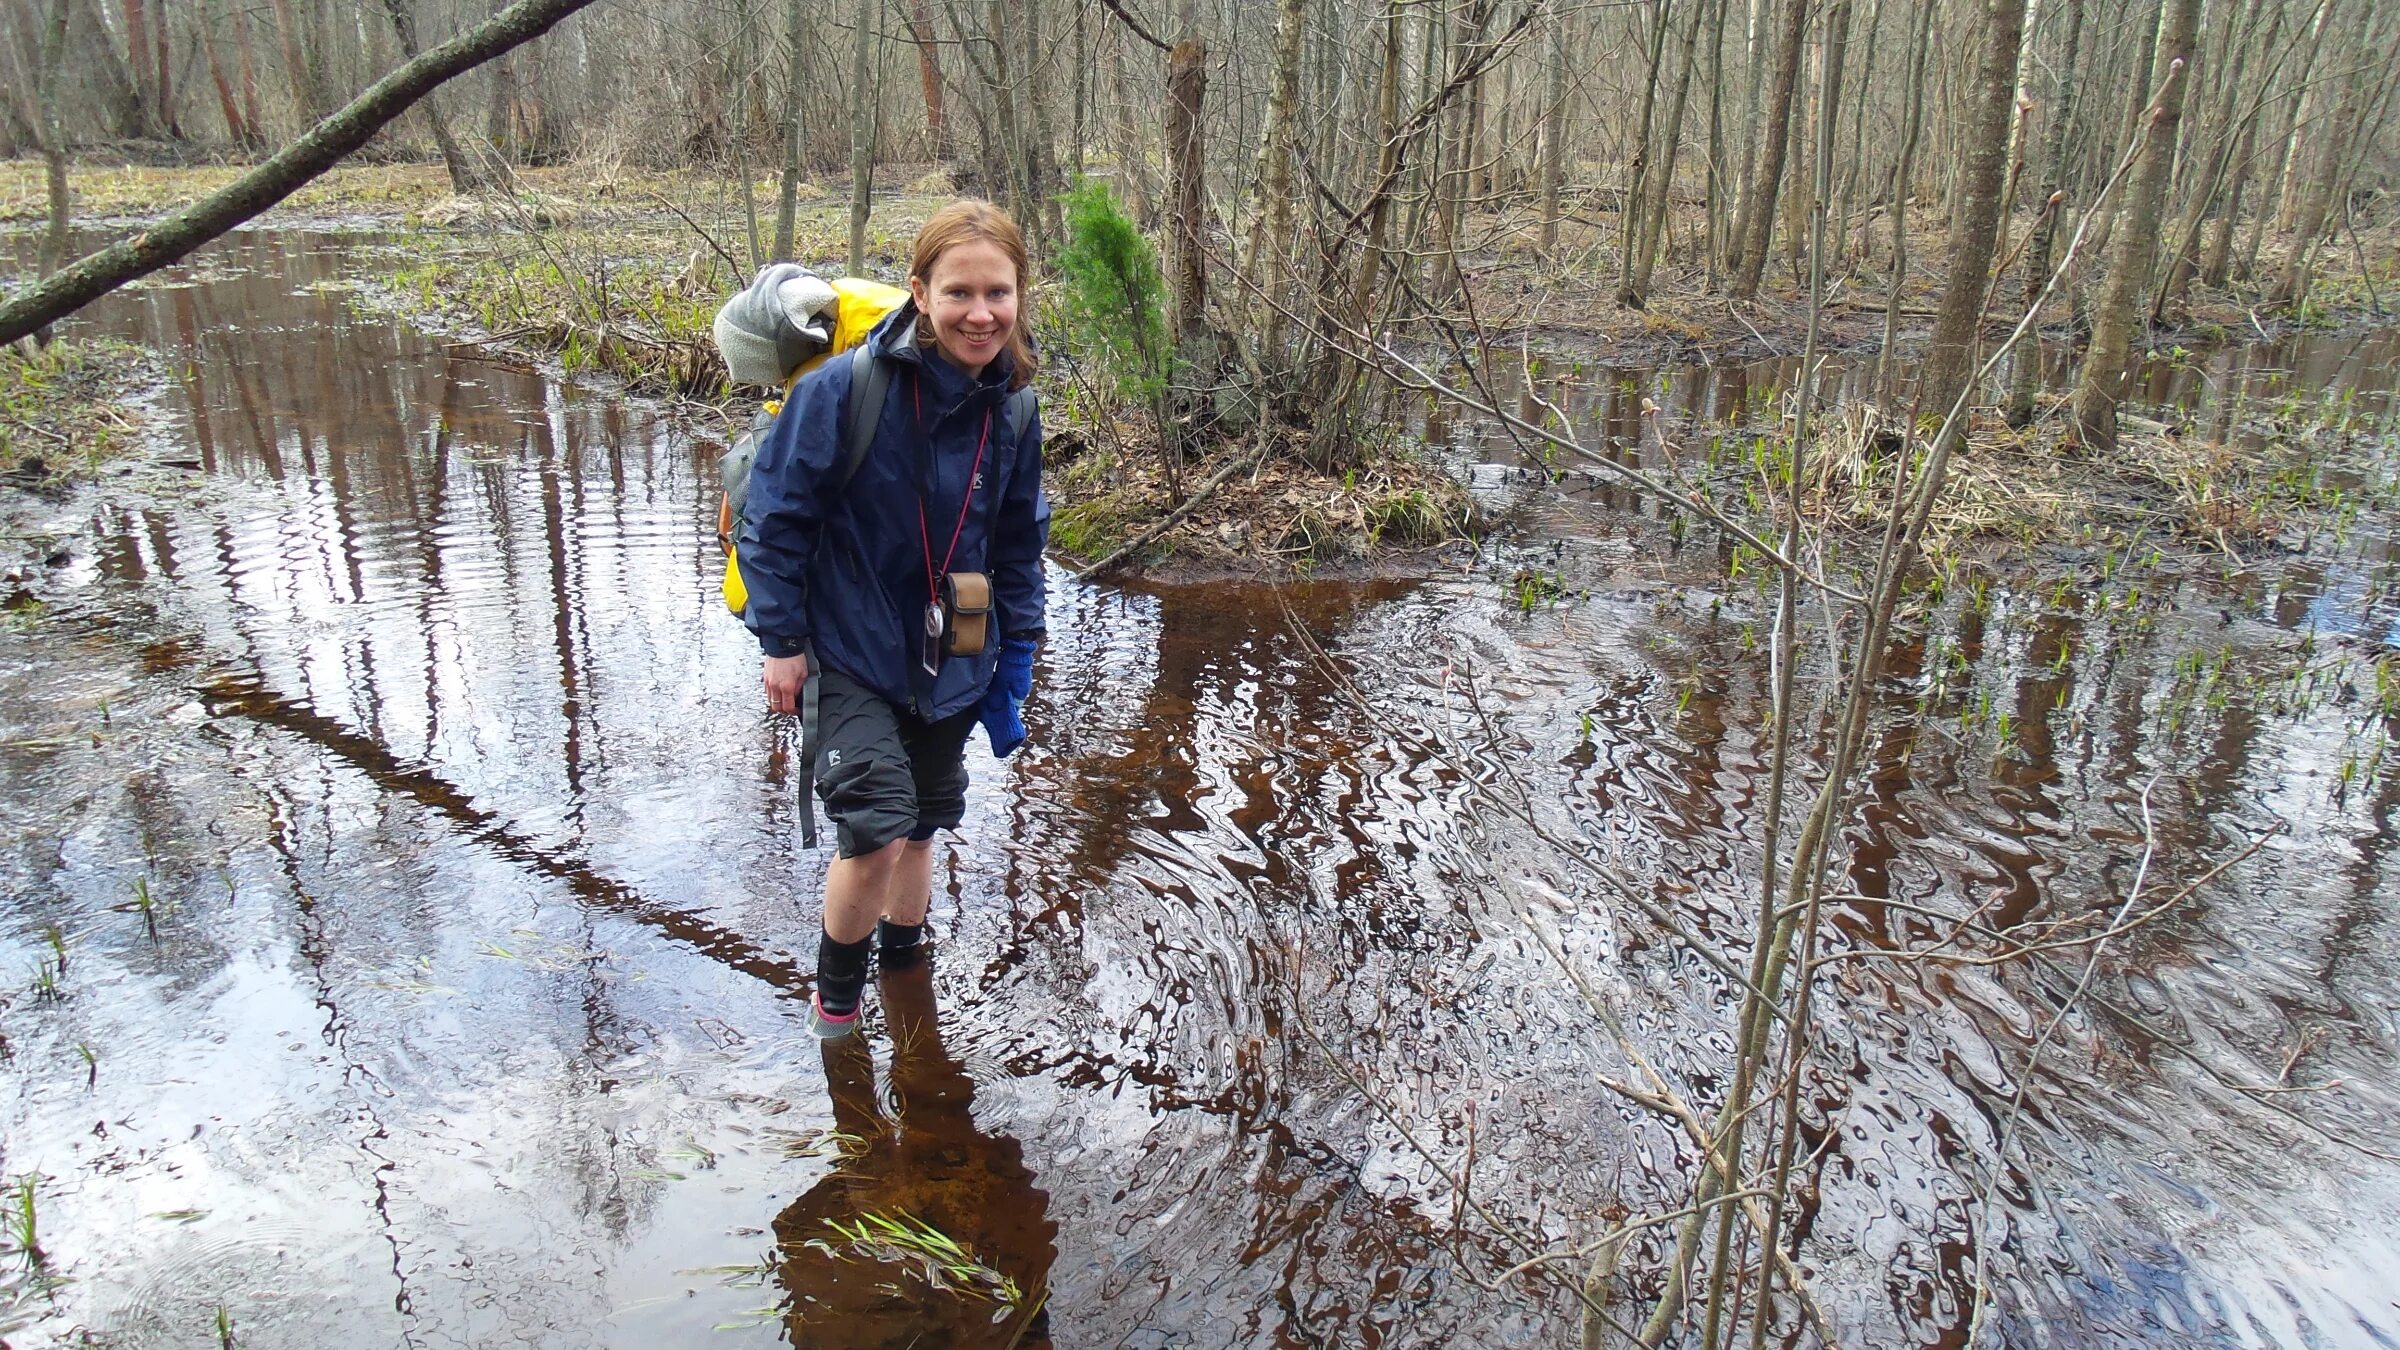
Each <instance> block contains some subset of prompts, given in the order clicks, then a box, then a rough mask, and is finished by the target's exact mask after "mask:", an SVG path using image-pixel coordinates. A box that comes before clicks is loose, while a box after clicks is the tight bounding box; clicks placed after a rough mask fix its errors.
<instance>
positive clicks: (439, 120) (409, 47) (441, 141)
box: [383, 0, 483, 196]
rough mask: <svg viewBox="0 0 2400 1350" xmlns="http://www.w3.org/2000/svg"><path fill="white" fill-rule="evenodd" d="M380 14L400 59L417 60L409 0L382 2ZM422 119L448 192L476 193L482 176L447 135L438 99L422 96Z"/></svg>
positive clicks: (413, 16)
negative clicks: (429, 131)
mask: <svg viewBox="0 0 2400 1350" xmlns="http://www.w3.org/2000/svg"><path fill="white" fill-rule="evenodd" d="M383 12H384V13H385V14H388V15H390V16H391V20H392V33H393V35H394V36H396V37H398V38H399V39H400V55H401V57H402V59H404V60H409V61H414V60H416V59H417V16H416V12H415V11H414V10H413V9H411V8H410V4H409V0H383ZM425 120H426V122H427V123H429V124H431V126H432V127H433V143H434V145H435V147H436V148H438V149H439V150H440V151H441V152H442V166H443V167H444V168H446V169H448V170H449V171H450V190H451V191H452V192H455V193H458V194H460V195H462V196H463V195H465V194H467V193H470V192H476V191H480V190H481V189H482V187H483V175H482V174H480V173H478V172H476V170H475V165H474V164H473V163H472V162H471V161H469V160H468V159H467V156H466V153H465V152H464V151H462V150H461V149H459V145H458V138H457V137H455V136H452V135H451V134H450V119H448V118H446V117H444V116H442V105H441V101H440V99H438V98H437V97H436V96H434V95H433V94H431V93H428V94H427V95H426V96H425Z"/></svg>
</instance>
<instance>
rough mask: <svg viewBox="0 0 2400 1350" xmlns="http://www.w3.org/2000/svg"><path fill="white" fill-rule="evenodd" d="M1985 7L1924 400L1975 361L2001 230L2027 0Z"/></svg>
mask: <svg viewBox="0 0 2400 1350" xmlns="http://www.w3.org/2000/svg"><path fill="white" fill-rule="evenodd" d="M1983 15H1984V19H1983V30H1982V32H1981V33H1980V34H1979V36H1980V37H1981V38H1982V39H1983V59H1982V61H1981V63H1980V64H1979V66H1978V69H1977V73H1976V83H1975V88H1974V101H1973V103H1972V104H1971V107H1972V112H1971V114H1970V117H1971V121H1970V122H1969V124H1968V125H1967V126H1966V128H1965V129H1964V131H1965V136H1966V143H1967V158H1966V163H1965V165H1964V171H1963V172H1962V174H1961V175H1960V183H1959V195H1960V197H1961V199H1962V204H1961V207H1960V209H1959V211H1958V213H1957V214H1956V215H1954V216H1952V217H1951V226H1950V247H1949V254H1950V258H1949V268H1950V270H1949V274H1948V276H1947V277H1946V278H1945V279H1944V281H1943V283H1942V298H1941V303H1940V304H1939V305H1937V306H1936V307H1935V309H1934V316H1933V345H1932V348H1931V350H1930V351H1929V352H1928V353H1927V355H1926V358H1925V369H1924V374H1923V376H1922V377H1921V379H1920V380H1919V383H1918V386H1917V395H1918V406H1919V407H1921V408H1928V409H1936V410H1946V409H1948V408H1949V406H1950V405H1951V403H1952V402H1954V401H1955V400H1956V399H1957V398H1958V394H1959V391H1960V390H1961V389H1962V388H1964V387H1965V386H1966V383H1967V380H1968V377H1969V374H1970V372H1971V371H1972V370H1973V369H1974V366H1975V349H1976V347H1977V345H1978V341H1977V340H1978V339H1979V338H1980V337H1981V336H1982V332H1983V299H1984V294H1985V292H1986V290H1987V289H1988V287H1989V284H1990V276H1991V270H1992V249H1993V246H1994V244H1995V243H1996V241H1997V240H1998V237H1999V228H2000V207H2001V187H2002V180H2003V179H2004V178H2005V177H2006V175H2007V172H2008V145H2009V135H2008V122H2009V114H2010V111H2011V109H2013V108H2014V107H2015V105H2016V97H2015V95H2016V89H2017V54H2018V50H2019V49H2020V48H2021V47H2022V46H2023V45H2024V39H2025V0H1987V2H1986V3H1985V5H1984V10H1983ZM1952 448H1953V449H1955V448H1956V447H1955V446H1953V447H1952Z"/></svg>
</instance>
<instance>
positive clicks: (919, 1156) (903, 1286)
mask: <svg viewBox="0 0 2400 1350" xmlns="http://www.w3.org/2000/svg"><path fill="white" fill-rule="evenodd" d="M882 983H883V988H882V1004H883V1009H884V1013H885V1015H886V1017H887V1018H888V1020H889V1024H890V1031H891V1038H892V1066H891V1094H890V1098H889V1103H888V1106H889V1109H888V1110H887V1109H886V1103H885V1102H883V1101H881V1100H879V1099H878V1098H877V1096H876V1092H875V1064H874V1058H873V1054H872V1052H871V1050H870V1048H869V1044H868V1040H867V1038H866V1037H864V1036H849V1037H845V1038H843V1039H842V1040H838V1041H830V1042H827V1043H826V1044H825V1046H824V1060H825V1082H826V1087H827V1089H828V1091H829V1093H830V1094H831V1097H832V1106H833V1121H834V1128H835V1130H836V1131H837V1132H838V1135H837V1137H836V1142H837V1144H838V1146H839V1147H840V1149H841V1151H842V1157H841V1161H840V1162H839V1163H838V1164H837V1165H836V1166H835V1167H834V1169H833V1170H832V1171H831V1172H829V1173H827V1174H826V1176H825V1177H824V1179H823V1180H821V1181H819V1182H818V1183H817V1184H816V1185H815V1186H814V1187H812V1188H810V1189H809V1191H808V1192H807V1193H806V1194H804V1195H802V1196H800V1197H799V1198H798V1199H796V1200H794V1201H793V1202H792V1203H791V1204H790V1205H789V1206H787V1207H786V1208H785V1209H784V1211H783V1212H782V1213H781V1214H779V1215H777V1216H776V1217H775V1241H776V1247H777V1251H778V1253H779V1256H778V1264H777V1275H778V1277H779V1278H780V1279H781V1280H782V1282H783V1287H784V1289H785V1291H786V1293H787V1294H788V1296H789V1303H788V1304H787V1315H788V1319H789V1335H790V1338H791V1343H792V1345H794V1346H795V1347H800V1350H810V1348H811V1347H825V1348H826V1350H831V1348H832V1347H842V1348H843V1350H880V1348H881V1347H892V1348H893V1350H900V1347H908V1346H937V1345H938V1346H957V1347H974V1346H994V1347H999V1346H1027V1347H1031V1346H1046V1345H1048V1344H1049V1343H1050V1340H1049V1318H1048V1314H1047V1311H1046V1307H1045V1303H1046V1300H1047V1299H1048V1297H1049V1283H1050V1266H1051V1263H1052V1262H1053V1261H1055V1260H1056V1259H1057V1256H1058V1249H1057V1246H1056V1242H1057V1238H1058V1225H1057V1224H1055V1223H1053V1222H1052V1221H1051V1220H1050V1217H1049V1207H1050V1196H1049V1193H1048V1192H1046V1191H1044V1190H1042V1189H1041V1188H1039V1187H1038V1186H1036V1185H1035V1184H1034V1175H1033V1173H1032V1171H1031V1170H1029V1169H1028V1168H1027V1167H1026V1166H1025V1154H1024V1147H1023V1146H1022V1145H1021V1144H1019V1143H1018V1142H1017V1141H1016V1140H1015V1139H1012V1138H1010V1137H1008V1136H1007V1135H991V1134H985V1133H984V1132H983V1131H981V1130H980V1129H978V1128H977V1126H976V1124H975V1115H974V1110H973V1107H974V1102H975V1080H974V1079H973V1078H972V1077H970V1076H969V1075H968V1073H967V1071H966V1068H965V1066H963V1065H962V1064H960V1063H959V1061H958V1060H956V1059H954V1058H952V1057H951V1055H950V1053H949V1051H948V1050H947V1049H945V1048H944V1047H943V1044H942V1035H941V1026H940V1021H939V1018H938V1017H937V1015H936V1011H935V1007H934V999H933V978H932V972H931V971H930V970H929V969H928V968H927V967H925V966H918V967H917V968H915V969H913V970H909V971H903V972H897V973H894V974H890V975H886V976H885V977H884V978H883V982H882ZM868 1216H879V1217H884V1218H891V1219H902V1218H903V1217H905V1218H906V1219H910V1220H914V1221H916V1222H918V1223H921V1224H923V1225H925V1226H927V1227H929V1228H931V1229H932V1230H934V1231H935V1232H937V1233H940V1234H942V1235H944V1236H946V1237H949V1238H951V1239H953V1240H955V1241H956V1242H957V1243H958V1244H959V1245H960V1246H961V1247H962V1248H964V1250H965V1251H966V1252H967V1253H968V1254H970V1255H971V1257H972V1258H973V1259H974V1260H975V1261H977V1262H979V1263H981V1264H982V1265H985V1266H988V1267H989V1268H991V1269H992V1270H993V1271H995V1272H997V1273H998V1274H999V1275H1001V1276H1004V1277H1006V1278H1007V1279H1008V1280H1010V1281H1012V1282H1013V1284H1014V1287H1015V1289H1016V1290H1018V1291H1019V1293H1020V1295H1021V1297H1020V1299H1019V1301H1018V1303H1017V1304H1016V1305H1015V1306H1014V1307H1010V1306H1007V1305H1001V1304H995V1303H994V1302H993V1301H991V1300H989V1299H987V1298H983V1297H979V1296H977V1295H976V1294H973V1293H969V1292H962V1291H959V1290H954V1289H937V1288H935V1287H933V1286H932V1285H931V1284H929V1283H928V1282H927V1281H926V1279H925V1278H924V1276H923V1275H922V1273H921V1271H920V1270H919V1269H915V1268H911V1267H910V1266H908V1265H905V1264H902V1263H897V1262H886V1261H880V1260H877V1259H875V1258H874V1257H873V1256H871V1255H867V1254H863V1253H860V1252H858V1251H856V1250H854V1249H853V1248H852V1247H851V1246H850V1244H849V1243H847V1242H846V1241H845V1240H844V1239H843V1237H842V1236H841V1234H840V1233H839V1232H837V1231H836V1230H835V1229H834V1228H833V1226H832V1225H833V1224H835V1223H840V1224H844V1225H855V1224H856V1223H858V1222H859V1221H860V1220H861V1219H864V1218H867V1217H868Z"/></svg>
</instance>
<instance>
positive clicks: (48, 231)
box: [0, 0, 72, 347]
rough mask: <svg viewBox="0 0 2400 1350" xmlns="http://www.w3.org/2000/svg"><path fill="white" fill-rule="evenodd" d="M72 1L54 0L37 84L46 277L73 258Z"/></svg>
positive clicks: (37, 337) (46, 339)
mask: <svg viewBox="0 0 2400 1350" xmlns="http://www.w3.org/2000/svg"><path fill="white" fill-rule="evenodd" d="M67 12H68V11H67V0H50V12H49V13H48V14H47V15H46V16H44V19H43V23H42V57H41V69H40V70H38V71H36V72H35V73H34V79H35V81H36V87H35V93H34V104H35V114H34V115H35V117H36V118H37V119H39V120H38V121H37V122H36V123H35V130H36V131H37V132H39V133H40V135H41V147H42V179H43V183H44V186H45V187H47V188H48V190H49V195H50V213H49V220H48V223H47V228H45V229H44V230H43V232H42V253H41V274H42V276H43V277H44V278H47V277H49V276H50V275H51V274H52V273H54V272H56V271H57V270H58V269H59V267H60V266H61V265H63V264H64V263H65V262H66V260H67V228H68V224H69V215H68V213H69V211H70V209H71V205H72V204H71V202H70V200H69V198H68V195H67V119H66V117H65V115H64V113H63V112H62V110H61V108H60V104H61V102H62V100H61V99H60V97H59V89H58V86H59V85H60V83H61V82H63V81H64V80H65V78H66V68H65V67H66V64H67V61H66V56H67ZM21 336H23V332H22V331H19V332H13V333H10V334H9V335H8V336H7V337H5V338H0V346H5V345H6V344H8V343H10V342H14V341H16V340H17V339H18V338H19V337H21ZM33 340H34V342H35V343H37V344H39V345H41V346H45V347H46V346H49V345H50V325H49V323H48V322H46V321H45V322H44V323H43V324H42V326H41V327H39V328H36V329H34V330H33Z"/></svg>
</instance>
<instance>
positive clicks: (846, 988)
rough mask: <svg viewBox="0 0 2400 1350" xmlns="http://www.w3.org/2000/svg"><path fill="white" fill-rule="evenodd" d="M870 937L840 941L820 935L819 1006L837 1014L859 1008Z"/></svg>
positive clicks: (848, 1012) (818, 953) (865, 977)
mask: <svg viewBox="0 0 2400 1350" xmlns="http://www.w3.org/2000/svg"><path fill="white" fill-rule="evenodd" d="M869 941H870V939H868V938H860V939H859V940H858V941H856V942H836V941H834V940H833V938H832V936H831V935H829V934H822V933H821V934H819V935H818V936H817V1006H819V1007H821V1008H823V1009H824V1010H825V1011H826V1012H827V1013H830V1014H831V1015H833V1016H835V1017H847V1016H849V1015H850V1014H851V1013H854V1012H857V1011H858V991H859V990H860V989H862V988H864V987H865V986H866V983H867V944H868V942H869Z"/></svg>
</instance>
